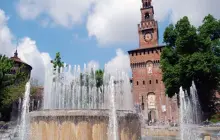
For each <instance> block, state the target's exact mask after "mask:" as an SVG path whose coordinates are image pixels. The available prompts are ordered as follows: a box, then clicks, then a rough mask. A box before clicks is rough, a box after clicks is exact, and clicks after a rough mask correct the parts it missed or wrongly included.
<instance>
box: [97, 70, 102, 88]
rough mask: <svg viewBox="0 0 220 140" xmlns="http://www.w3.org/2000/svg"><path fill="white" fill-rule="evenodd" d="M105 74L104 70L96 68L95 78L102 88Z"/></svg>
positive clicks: (98, 85)
mask: <svg viewBox="0 0 220 140" xmlns="http://www.w3.org/2000/svg"><path fill="white" fill-rule="evenodd" d="M103 76H104V71H103V70H101V69H99V70H96V72H95V79H96V87H97V88H100V87H101V86H102V85H103Z"/></svg>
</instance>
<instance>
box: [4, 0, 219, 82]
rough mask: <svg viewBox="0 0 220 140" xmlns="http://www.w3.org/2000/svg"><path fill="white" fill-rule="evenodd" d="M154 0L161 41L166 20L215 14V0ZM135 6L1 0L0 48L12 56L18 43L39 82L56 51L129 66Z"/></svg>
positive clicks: (127, 0) (133, 1)
mask: <svg viewBox="0 0 220 140" xmlns="http://www.w3.org/2000/svg"><path fill="white" fill-rule="evenodd" d="M189 3H190V4H189ZM153 5H154V11H155V19H156V20H157V21H159V22H158V23H159V38H160V40H159V43H160V44H162V40H163V32H164V30H165V28H166V27H167V26H168V25H169V23H176V22H177V21H178V20H179V19H180V18H181V17H183V16H188V17H189V19H190V21H191V23H192V24H193V25H195V26H198V25H199V24H201V21H202V19H203V18H204V16H206V15H208V14H212V15H214V16H215V17H216V18H218V19H220V13H219V9H218V7H216V5H220V1H219V0H212V1H209V2H208V3H207V0H185V1H182V0H166V1H164V0H153ZM198 5H199V6H198ZM140 8H141V0H120V1H119V0H83V1H82V0H2V1H1V2H0V53H4V54H6V55H8V56H11V55H12V53H13V51H14V50H15V48H16V42H18V43H17V44H18V45H17V46H18V51H19V57H20V58H21V59H22V60H23V61H25V62H26V63H28V64H30V65H32V67H33V68H34V69H33V71H32V75H33V77H35V78H37V79H41V80H42V81H43V79H44V72H45V70H46V68H47V67H46V65H47V64H48V63H50V59H52V58H54V56H55V53H56V52H61V55H62V59H63V61H64V62H66V63H67V64H71V65H74V64H79V65H81V66H82V65H83V64H84V63H86V64H88V63H90V62H93V63H94V62H95V64H98V65H99V66H100V68H103V66H104V64H105V63H108V64H111V65H112V66H111V67H112V68H113V69H115V68H122V69H126V70H128V71H129V70H130V66H129V58H128V56H127V51H128V50H131V49H136V48H138V47H139V46H138V45H139V44H138V33H137V24H138V23H139V22H140V16H141V13H140ZM186 9H187V10H186ZM119 48H120V49H119ZM118 49H119V50H118ZM39 71H40V72H42V74H40V75H39Z"/></svg>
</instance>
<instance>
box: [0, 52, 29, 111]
mask: <svg viewBox="0 0 220 140" xmlns="http://www.w3.org/2000/svg"><path fill="white" fill-rule="evenodd" d="M13 66H14V62H13V61H12V60H11V59H9V58H8V57H6V56H3V55H0V109H4V108H5V107H9V106H10V105H11V104H12V103H13V102H15V101H16V100H17V99H18V98H20V97H22V95H23V93H24V91H25V84H26V82H27V80H28V77H27V73H25V72H22V71H21V69H22V68H23V67H24V66H21V67H20V68H19V69H18V70H16V71H15V73H13V71H12V67H13Z"/></svg>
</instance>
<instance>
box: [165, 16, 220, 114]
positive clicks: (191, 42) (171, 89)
mask: <svg viewBox="0 0 220 140" xmlns="http://www.w3.org/2000/svg"><path fill="white" fill-rule="evenodd" d="M164 43H165V44H166V46H165V48H164V49H163V51H162V54H161V69H162V72H163V82H164V84H165V87H166V94H167V95H168V96H169V97H172V96H173V95H174V94H175V93H178V92H179V87H180V86H182V87H183V88H184V89H186V90H189V87H190V86H191V84H192V81H194V82H195V84H196V87H197V90H198V93H199V98H200V101H201V102H202V104H203V106H202V109H203V111H205V112H210V111H211V108H212V102H211V101H212V100H211V99H212V97H213V95H214V93H215V91H216V90H217V89H218V87H219V81H220V21H219V20H217V19H215V18H214V17H213V16H212V15H208V16H206V17H205V18H204V20H203V24H202V25H201V26H199V27H198V28H196V27H194V26H193V25H191V24H190V22H189V20H188V18H187V17H183V18H182V19H180V20H179V21H178V22H177V23H176V25H172V24H171V25H169V26H168V27H167V28H166V30H165V32H164Z"/></svg>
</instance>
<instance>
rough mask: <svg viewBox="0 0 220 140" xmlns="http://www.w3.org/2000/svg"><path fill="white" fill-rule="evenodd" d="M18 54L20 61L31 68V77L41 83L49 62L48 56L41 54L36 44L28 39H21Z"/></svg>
mask: <svg viewBox="0 0 220 140" xmlns="http://www.w3.org/2000/svg"><path fill="white" fill-rule="evenodd" d="M18 54H19V58H20V59H21V60H23V61H24V62H26V63H27V64H29V65H31V66H32V68H33V70H32V72H31V77H33V78H35V79H38V80H39V82H40V83H43V82H44V74H45V69H46V66H47V65H48V63H50V60H51V59H50V56H49V54H48V53H41V52H40V51H39V50H38V48H37V45H36V42H35V41H33V40H31V39H30V38H28V37H25V38H23V39H21V41H20V42H19V45H18Z"/></svg>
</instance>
